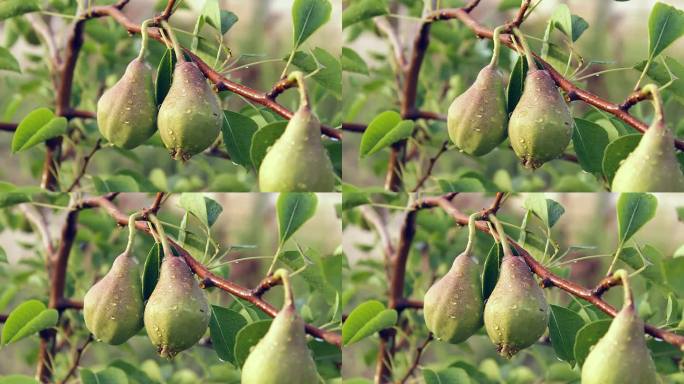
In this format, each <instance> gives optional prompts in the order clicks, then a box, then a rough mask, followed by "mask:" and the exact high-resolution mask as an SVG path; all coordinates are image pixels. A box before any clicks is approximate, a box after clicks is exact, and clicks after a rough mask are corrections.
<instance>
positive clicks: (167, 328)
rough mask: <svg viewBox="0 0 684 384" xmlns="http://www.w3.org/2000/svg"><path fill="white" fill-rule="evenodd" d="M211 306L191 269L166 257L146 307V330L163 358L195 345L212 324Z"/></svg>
mask: <svg viewBox="0 0 684 384" xmlns="http://www.w3.org/2000/svg"><path fill="white" fill-rule="evenodd" d="M210 315H211V314H210V312H209V304H208V303H207V298H206V297H205V296H204V292H202V290H201V289H200V287H199V285H198V284H197V280H196V279H195V277H194V275H193V273H192V271H191V270H190V267H188V265H187V264H186V263H185V261H184V260H183V259H182V258H180V257H176V256H169V255H167V256H165V257H164V261H163V262H162V266H161V269H160V271H159V281H158V282H157V285H156V286H155V288H154V291H152V294H151V295H150V298H149V300H148V301H147V306H146V307H145V330H146V331H147V335H148V336H149V338H150V340H151V341H152V344H154V345H155V346H156V347H157V352H158V353H159V355H161V356H162V357H169V358H171V357H173V356H175V355H176V354H178V352H181V351H183V350H185V349H188V348H190V347H192V346H193V345H195V343H197V341H199V339H200V338H201V337H202V336H203V335H204V333H205V332H206V330H207V326H208V325H209V318H210Z"/></svg>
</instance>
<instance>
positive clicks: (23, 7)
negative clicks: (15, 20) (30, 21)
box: [0, 0, 40, 21]
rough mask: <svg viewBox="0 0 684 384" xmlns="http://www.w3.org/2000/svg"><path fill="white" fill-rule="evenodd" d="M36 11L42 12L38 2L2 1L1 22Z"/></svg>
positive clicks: (34, 0) (33, 0)
mask: <svg viewBox="0 0 684 384" xmlns="http://www.w3.org/2000/svg"><path fill="white" fill-rule="evenodd" d="M35 11H40V2H39V1H38V0H2V1H0V21H2V20H5V19H9V18H11V17H15V16H19V15H23V14H25V13H30V12H35Z"/></svg>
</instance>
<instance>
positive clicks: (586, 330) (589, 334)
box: [574, 319, 613, 366]
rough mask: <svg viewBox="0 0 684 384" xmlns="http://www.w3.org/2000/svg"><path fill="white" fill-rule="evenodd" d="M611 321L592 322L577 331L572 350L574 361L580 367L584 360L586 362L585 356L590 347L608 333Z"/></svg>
mask: <svg viewBox="0 0 684 384" xmlns="http://www.w3.org/2000/svg"><path fill="white" fill-rule="evenodd" d="M612 321H613V320H612V319H607V320H598V321H594V322H592V323H589V324H587V325H585V326H583V327H582V328H580V330H579V331H577V335H576V336H575V348H574V355H575V361H577V364H579V365H580V366H582V365H583V364H584V360H586V358H587V355H589V351H590V350H591V347H592V346H593V345H594V344H596V343H597V342H598V341H599V340H600V339H601V337H603V335H604V334H605V333H606V332H607V331H608V327H610V323H611V322H612Z"/></svg>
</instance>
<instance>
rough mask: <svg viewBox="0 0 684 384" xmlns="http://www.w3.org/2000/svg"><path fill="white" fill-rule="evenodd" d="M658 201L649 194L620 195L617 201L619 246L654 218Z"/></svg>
mask: <svg viewBox="0 0 684 384" xmlns="http://www.w3.org/2000/svg"><path fill="white" fill-rule="evenodd" d="M657 207H658V199H656V197H655V196H653V195H651V194H649V193H621V194H620V197H619V198H618V201H617V218H618V227H619V234H620V235H619V238H620V244H624V243H625V242H626V241H627V240H629V238H631V237H632V236H633V235H634V234H635V233H636V232H637V231H638V230H639V229H640V228H641V227H643V226H644V225H645V224H646V223H648V222H649V221H650V220H651V219H652V218H653V217H655V213H656V208H657Z"/></svg>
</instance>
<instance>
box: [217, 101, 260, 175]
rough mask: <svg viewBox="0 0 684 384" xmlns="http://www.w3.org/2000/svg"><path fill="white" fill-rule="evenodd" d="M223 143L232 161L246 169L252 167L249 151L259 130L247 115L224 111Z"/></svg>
mask: <svg viewBox="0 0 684 384" xmlns="http://www.w3.org/2000/svg"><path fill="white" fill-rule="evenodd" d="M223 116H224V117H225V118H224V119H223V126H222V127H221V132H222V133H223V143H224V144H225V146H226V150H227V151H228V154H229V155H230V160H231V161H233V162H234V163H236V164H240V165H242V166H243V167H245V168H250V167H251V166H252V159H251V158H250V154H249V149H250V146H251V145H252V137H253V136H254V133H255V132H256V131H257V129H258V128H259V127H258V126H257V124H256V123H255V122H254V120H252V119H250V118H249V117H247V116H245V115H241V114H239V113H235V112H231V111H223Z"/></svg>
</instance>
